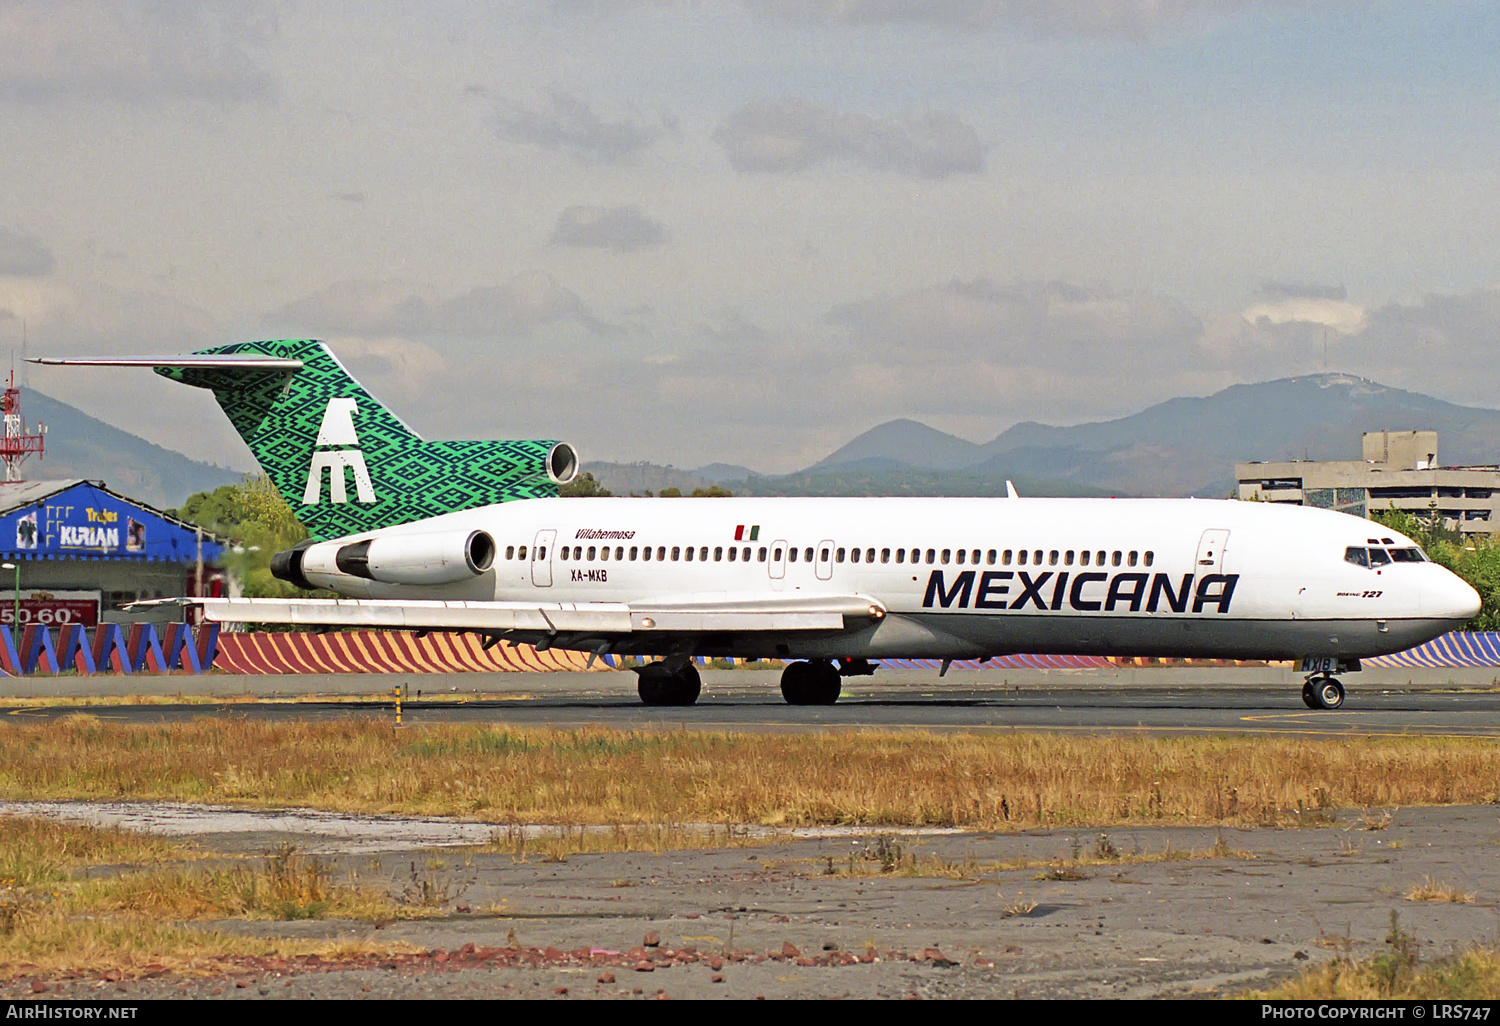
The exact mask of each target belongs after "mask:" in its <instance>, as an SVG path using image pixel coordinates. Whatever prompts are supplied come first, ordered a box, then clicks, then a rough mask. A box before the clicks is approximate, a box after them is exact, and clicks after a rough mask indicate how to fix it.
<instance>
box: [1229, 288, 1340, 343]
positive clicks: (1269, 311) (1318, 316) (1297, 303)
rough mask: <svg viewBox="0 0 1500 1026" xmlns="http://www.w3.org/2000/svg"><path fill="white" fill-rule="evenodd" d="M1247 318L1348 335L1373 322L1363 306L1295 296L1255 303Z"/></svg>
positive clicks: (1253, 321) (1245, 315)
mask: <svg viewBox="0 0 1500 1026" xmlns="http://www.w3.org/2000/svg"><path fill="white" fill-rule="evenodd" d="M1341 291H1342V290H1341ZM1244 317H1245V320H1247V321H1250V322H1251V323H1255V322H1258V321H1266V322H1269V323H1271V324H1288V323H1301V324H1314V325H1318V326H1320V327H1323V328H1332V329H1333V330H1334V331H1338V332H1341V333H1343V334H1345V335H1352V334H1355V333H1356V332H1359V331H1363V330H1364V328H1365V326H1366V325H1367V324H1368V323H1369V320H1368V318H1367V316H1366V311H1365V309H1364V307H1362V306H1360V305H1359V304H1357V303H1351V302H1349V301H1348V300H1347V299H1343V298H1338V299H1331V298H1323V297H1318V296H1291V297H1288V298H1285V299H1281V300H1278V301H1276V302H1265V303H1255V304H1253V305H1252V306H1250V307H1249V308H1248V309H1246V310H1245V313H1244Z"/></svg>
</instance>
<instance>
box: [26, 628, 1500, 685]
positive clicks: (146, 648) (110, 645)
mask: <svg viewBox="0 0 1500 1026" xmlns="http://www.w3.org/2000/svg"><path fill="white" fill-rule="evenodd" d="M639 662H640V660H638V659H627V658H622V657H620V656H614V655H603V656H600V657H598V658H596V659H593V660H590V658H589V656H588V654H587V653H584V652H569V651H564V650H561V649H544V650H538V649H536V648H533V647H532V646H530V645H515V646H512V645H510V644H508V643H506V644H499V645H492V646H491V647H489V648H488V649H486V648H485V647H484V644H483V641H482V638H481V637H480V636H479V635H477V634H465V633H443V632H438V631H433V632H429V633H425V634H418V633H417V632H413V631H339V632H331V633H327V634H312V633H301V632H286V633H274V634H273V633H254V634H221V633H220V632H219V625H218V624H204V625H203V626H202V627H199V628H198V629H197V630H196V631H194V630H193V629H192V628H191V627H189V626H188V625H186V624H180V623H171V624H163V625H157V624H149V623H147V624H129V625H124V624H100V625H99V626H98V627H97V628H96V629H95V630H94V632H93V637H92V638H90V637H89V633H88V630H87V629H86V628H84V627H82V626H79V625H77V624H69V625H66V626H62V627H59V628H58V629H57V634H56V636H55V637H54V635H53V632H52V630H51V629H50V628H48V627H43V626H39V625H35V624H32V625H28V626H27V627H25V628H24V629H23V630H22V632H21V635H20V637H19V638H18V637H16V635H15V634H14V633H13V632H12V631H11V629H10V628H9V627H6V626H0V670H3V671H4V673H5V674H6V675H9V676H22V675H29V674H35V673H59V672H61V671H63V670H74V671H76V672H78V673H80V674H92V673H123V674H132V673H147V672H149V673H170V672H174V671H179V672H184V673H205V672H207V671H208V670H210V669H217V670H220V671H223V672H225V673H238V674H263V673H275V674H288V673H509V672H518V671H521V672H524V671H531V672H567V671H580V670H586V669H591V670H617V669H622V668H624V667H625V666H627V665H631V664H636V663H639ZM693 662H694V663H696V664H697V665H699V666H707V665H713V666H743V665H746V662H747V661H746V660H742V659H714V660H708V659H705V658H702V657H699V658H695V659H694V660H693ZM751 662H753V663H754V665H761V666H764V665H779V661H775V660H769V661H759V662H756V661H751ZM877 663H878V664H879V665H881V666H885V667H890V668H892V669H922V670H935V669H937V668H939V667H940V666H941V665H942V661H941V660H938V659H882V660H877ZM1364 664H1365V665H1366V666H1369V667H1372V668H1374V667H1410V668H1421V667H1429V668H1442V667H1465V666H1467V667H1500V633H1497V632H1484V633H1458V632H1456V633H1453V634H1445V635H1443V636H1442V637H1440V638H1437V639H1435V640H1433V641H1430V642H1428V643H1427V644H1425V645H1421V646H1419V647H1417V648H1413V649H1409V650H1407V651H1405V652H1398V653H1396V654H1394V655H1388V656H1376V657H1374V658H1371V659H1366V660H1364ZM1166 665H1190V666H1234V665H1248V664H1237V663H1234V662H1232V661H1227V660H1206V659H1196V660H1167V659H1136V658H1106V657H1103V656H1066V655H1062V656H1059V655H1007V656H996V657H995V658H993V659H990V660H988V661H987V662H984V663H981V662H979V661H978V660H976V659H964V660H954V662H953V663H952V666H953V667H956V668H958V669H963V670H978V669H981V668H990V669H996V668H999V669H1034V670H1088V669H1098V668H1101V667H1108V666H1166ZM1254 665H1261V664H1258V663H1257V664H1254Z"/></svg>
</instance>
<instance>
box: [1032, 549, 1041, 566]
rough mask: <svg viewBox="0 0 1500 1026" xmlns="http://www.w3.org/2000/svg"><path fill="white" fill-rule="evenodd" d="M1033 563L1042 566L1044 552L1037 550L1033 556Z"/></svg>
mask: <svg viewBox="0 0 1500 1026" xmlns="http://www.w3.org/2000/svg"><path fill="white" fill-rule="evenodd" d="M1031 561H1032V562H1033V563H1035V564H1036V565H1037V566H1041V565H1042V550H1041V549H1037V550H1036V551H1035V552H1033V553H1032V554H1031Z"/></svg>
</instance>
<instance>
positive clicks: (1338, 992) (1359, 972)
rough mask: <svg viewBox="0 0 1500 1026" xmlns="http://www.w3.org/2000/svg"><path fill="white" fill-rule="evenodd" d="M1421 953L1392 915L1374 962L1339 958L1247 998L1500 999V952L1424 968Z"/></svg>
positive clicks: (1479, 951) (1480, 949)
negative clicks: (1388, 929) (1499, 997)
mask: <svg viewBox="0 0 1500 1026" xmlns="http://www.w3.org/2000/svg"><path fill="white" fill-rule="evenodd" d="M1420 948H1421V945H1420V944H1419V943H1418V941H1417V938H1415V937H1414V936H1412V935H1411V934H1410V933H1408V932H1406V931H1405V930H1403V929H1402V928H1401V925H1400V921H1399V920H1398V919H1397V916H1396V913H1395V912H1392V913H1391V928H1390V932H1389V933H1387V934H1386V938H1385V946H1384V948H1383V949H1382V950H1381V951H1379V952H1377V953H1376V954H1375V955H1373V956H1371V957H1370V958H1367V959H1362V960H1359V961H1354V960H1351V959H1348V958H1342V957H1340V958H1335V959H1334V960H1333V961H1331V962H1328V963H1327V964H1325V965H1321V966H1316V967H1314V968H1311V969H1309V970H1307V971H1306V972H1305V973H1303V974H1302V975H1301V976H1299V977H1297V978H1296V979H1295V980H1292V981H1291V982H1289V983H1287V984H1285V985H1283V986H1281V987H1278V988H1276V989H1275V990H1272V991H1265V992H1260V993H1252V994H1246V995H1244V996H1245V997H1253V998H1257V999H1262V998H1270V999H1272V1000H1283V1001H1306V1000H1345V1001H1373V1000H1379V999H1391V998H1394V999H1398V1000H1428V1001H1434V1000H1436V1001H1462V1000H1488V1001H1493V1000H1494V999H1495V995H1496V994H1500V949H1496V948H1494V947H1492V946H1488V945H1477V946H1475V947H1472V948H1469V949H1467V950H1465V951H1460V952H1458V953H1456V954H1453V955H1449V956H1447V957H1444V958H1439V959H1435V960H1433V961H1431V962H1427V963H1423V962H1422V961H1421V959H1420V957H1419V951H1420Z"/></svg>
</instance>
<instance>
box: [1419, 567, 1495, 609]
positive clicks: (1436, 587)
mask: <svg viewBox="0 0 1500 1026" xmlns="http://www.w3.org/2000/svg"><path fill="white" fill-rule="evenodd" d="M1433 569H1435V570H1440V571H1441V573H1440V574H1438V575H1435V580H1433V581H1432V583H1431V584H1429V585H1428V586H1427V588H1425V589H1424V594H1423V599H1424V601H1423V603H1422V604H1423V606H1424V607H1425V608H1424V609H1423V612H1424V613H1426V614H1427V615H1428V616H1432V617H1436V618H1437V619H1440V620H1454V621H1458V622H1460V623H1462V622H1467V621H1469V620H1472V619H1474V617H1475V616H1477V615H1479V607H1480V605H1481V602H1480V599H1479V592H1477V591H1475V590H1474V589H1473V588H1471V587H1470V586H1469V582H1467V581H1465V580H1464V579H1463V578H1462V577H1460V576H1458V575H1457V574H1455V573H1453V572H1452V571H1451V570H1448V569H1446V568H1443V567H1434V568H1433Z"/></svg>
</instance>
